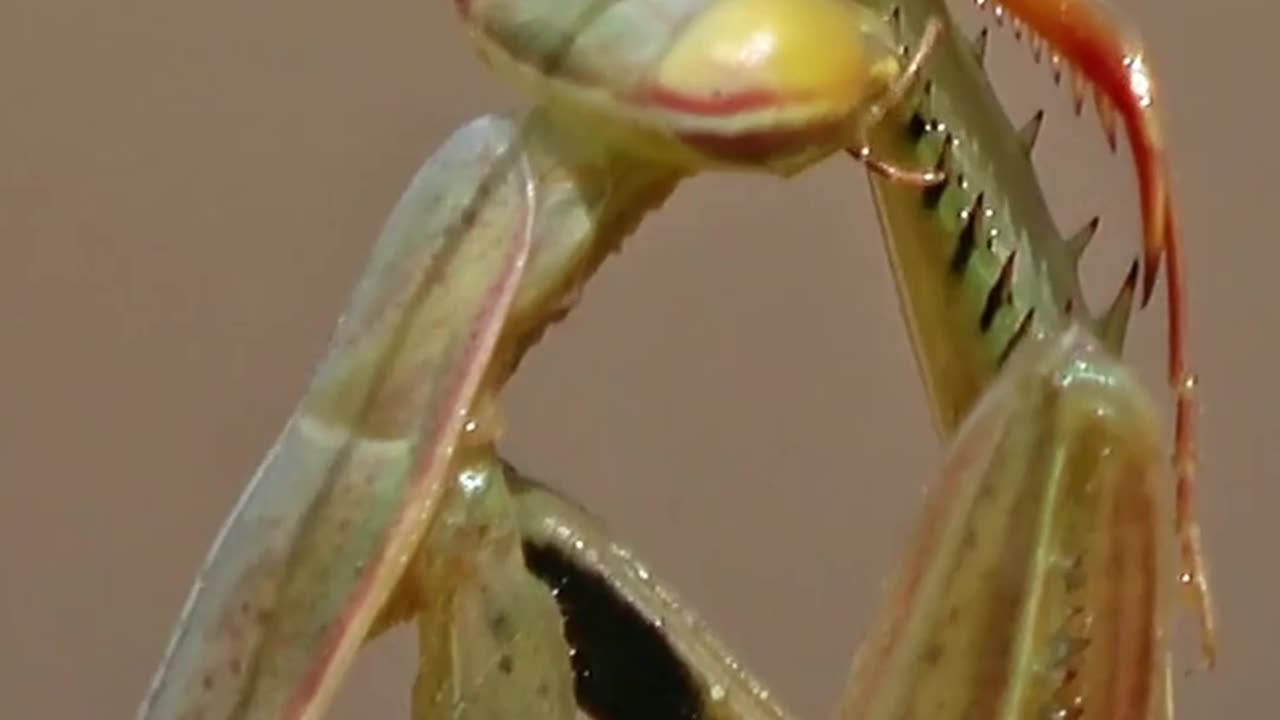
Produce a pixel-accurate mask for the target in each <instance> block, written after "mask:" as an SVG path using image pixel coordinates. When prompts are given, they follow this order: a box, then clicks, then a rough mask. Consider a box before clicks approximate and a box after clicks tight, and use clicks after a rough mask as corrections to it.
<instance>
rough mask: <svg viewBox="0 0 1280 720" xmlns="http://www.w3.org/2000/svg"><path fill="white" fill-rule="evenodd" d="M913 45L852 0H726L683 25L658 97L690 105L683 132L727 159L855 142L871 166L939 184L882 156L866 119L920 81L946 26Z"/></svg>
mask: <svg viewBox="0 0 1280 720" xmlns="http://www.w3.org/2000/svg"><path fill="white" fill-rule="evenodd" d="M940 31H941V30H940V24H932V25H931V26H930V31H929V33H927V34H926V37H925V38H923V39H922V42H921V43H920V49H919V50H918V51H917V53H915V54H913V55H912V56H911V57H903V55H902V54H901V53H900V50H899V44H898V40H899V39H898V38H897V36H896V35H897V34H896V33H895V32H894V31H893V29H892V27H891V24H890V22H889V20H888V19H887V18H885V17H882V16H880V15H878V14H876V13H875V12H873V11H872V10H870V9H869V8H867V7H864V6H862V5H859V4H856V3H852V2H844V1H842V0H785V1H784V0H721V2H719V3H716V4H714V5H711V6H710V7H708V8H707V9H706V10H704V11H702V12H700V13H699V14H698V15H697V16H696V17H694V18H693V19H692V21H691V22H690V23H689V24H688V25H687V26H686V27H684V28H682V29H681V31H680V32H679V34H678V35H676V36H675V38H674V41H673V42H672V44H671V46H670V48H669V50H668V51H667V52H666V53H664V54H663V56H662V57H661V58H660V61H659V63H658V64H657V66H656V69H655V72H654V74H653V79H652V85H651V92H650V97H649V98H648V99H649V100H650V101H651V102H652V103H653V104H655V105H657V106H658V107H660V108H661V109H663V110H668V111H674V112H677V113H680V114H682V116H683V118H684V120H685V123H684V127H682V128H681V132H680V133H679V136H680V138H681V139H682V140H683V141H684V142H685V143H687V144H688V145H690V146H691V147H694V148H695V149H697V150H698V151H700V152H702V153H704V154H706V155H708V156H710V157H712V158H715V159H718V160H724V161H728V162H749V163H753V164H757V165H766V166H770V167H773V168H774V169H777V170H781V171H783V172H788V171H789V170H791V169H794V168H800V167H803V166H805V165H806V164H808V163H810V162H812V161H814V160H817V159H819V158H820V157H821V156H822V155H825V154H826V153H827V152H829V151H830V150H832V149H835V148H840V147H844V148H847V149H848V151H849V153H850V154H852V155H853V156H854V157H856V158H858V159H859V160H861V161H863V162H865V163H867V165H868V167H870V168H871V169H872V170H874V171H876V172H879V173H881V174H884V175H886V176H889V177H892V178H894V179H897V180H901V181H904V182H913V183H919V184H931V183H934V182H937V181H938V180H940V179H941V177H940V173H938V172H936V171H932V170H929V171H923V172H917V171H913V170H908V169H901V168H896V167H894V166H892V165H889V164H888V163H885V162H882V161H879V160H876V159H875V158H874V157H873V156H872V153H871V150H870V148H869V147H868V146H867V141H866V135H867V130H868V129H869V128H870V127H871V126H873V125H874V124H876V123H877V122H879V121H880V120H881V119H883V118H884V116H885V115H886V114H887V113H888V111H889V110H890V109H891V108H892V107H893V106H894V105H895V104H897V103H898V102H900V101H901V100H902V99H903V97H904V96H905V95H906V93H907V91H908V90H909V89H910V87H911V86H912V85H913V84H914V79H915V77H916V76H917V73H918V70H919V66H920V64H921V62H922V59H923V58H924V56H925V55H926V54H927V53H928V52H929V50H930V49H931V48H932V45H933V42H934V40H935V39H936V37H937V35H938V33H939V32H940Z"/></svg>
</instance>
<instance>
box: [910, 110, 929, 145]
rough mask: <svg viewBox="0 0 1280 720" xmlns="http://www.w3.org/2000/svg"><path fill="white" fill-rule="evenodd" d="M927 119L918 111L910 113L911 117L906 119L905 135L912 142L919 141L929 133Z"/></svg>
mask: <svg viewBox="0 0 1280 720" xmlns="http://www.w3.org/2000/svg"><path fill="white" fill-rule="evenodd" d="M929 129H930V126H929V121H928V120H926V119H925V117H924V115H923V114H922V113H921V112H920V111H919V110H917V111H915V112H913V113H911V117H910V118H909V119H908V120H907V136H908V137H909V138H911V141H912V142H916V143H918V142H920V141H921V140H923V139H924V138H925V136H926V135H928V133H929Z"/></svg>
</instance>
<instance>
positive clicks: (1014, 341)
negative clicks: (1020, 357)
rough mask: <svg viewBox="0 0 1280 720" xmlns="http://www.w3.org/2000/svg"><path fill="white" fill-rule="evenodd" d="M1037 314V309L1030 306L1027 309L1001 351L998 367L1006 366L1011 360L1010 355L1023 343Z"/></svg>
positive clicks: (997, 361)
mask: <svg viewBox="0 0 1280 720" xmlns="http://www.w3.org/2000/svg"><path fill="white" fill-rule="evenodd" d="M1035 315H1036V309H1035V308H1030V309H1028V310H1027V314H1026V315H1023V316H1022V320H1020V321H1019V322H1018V327H1017V329H1015V330H1014V331H1013V335H1012V336H1010V338H1009V341H1008V342H1006V343H1005V346H1004V349H1002V350H1001V351H1000V356H999V357H998V358H996V367H998V368H999V367H1004V364H1005V363H1006V362H1008V360H1009V356H1010V355H1012V354H1013V351H1014V350H1016V349H1017V348H1018V345H1020V344H1021V343H1022V340H1023V338H1025V337H1027V334H1028V331H1029V330H1030V329H1031V323H1032V322H1033V321H1034V320H1035Z"/></svg>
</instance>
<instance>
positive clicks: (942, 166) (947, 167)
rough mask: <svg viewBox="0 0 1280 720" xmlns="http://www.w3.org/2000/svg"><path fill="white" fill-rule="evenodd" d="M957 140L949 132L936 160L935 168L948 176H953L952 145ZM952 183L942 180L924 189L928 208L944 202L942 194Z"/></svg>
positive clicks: (943, 140)
mask: <svg viewBox="0 0 1280 720" xmlns="http://www.w3.org/2000/svg"><path fill="white" fill-rule="evenodd" d="M954 142H955V138H954V137H953V136H952V135H951V133H947V134H946V135H945V136H944V137H943V138H942V150H941V151H940V152H939V153H938V160H937V161H936V162H934V164H933V169H934V171H936V172H939V173H942V174H944V175H946V176H947V177H950V176H951V165H952V162H951V145H952V143H954ZM948 185H950V183H947V182H940V183H934V184H932V185H930V186H929V187H927V188H925V189H924V194H923V196H922V197H923V199H924V207H925V209H926V210H937V209H938V203H940V202H942V194H943V193H944V192H946V190H947V186H948Z"/></svg>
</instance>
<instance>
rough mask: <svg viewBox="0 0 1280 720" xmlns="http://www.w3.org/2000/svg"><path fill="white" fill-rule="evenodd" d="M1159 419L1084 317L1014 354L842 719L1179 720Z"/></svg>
mask: <svg viewBox="0 0 1280 720" xmlns="http://www.w3.org/2000/svg"><path fill="white" fill-rule="evenodd" d="M1158 430H1159V426H1158V424H1157V423H1156V420H1155V415H1154V412H1153V410H1152V407H1151V404H1150V402H1149V401H1148V398H1147V395H1146V393H1145V392H1144V391H1143V390H1142V388H1141V386H1139V385H1138V384H1137V381H1136V379H1134V378H1133V377H1132V376H1131V375H1129V374H1128V373H1127V372H1126V370H1125V368H1124V367H1123V366H1122V365H1121V364H1120V363H1119V362H1118V361H1117V360H1116V359H1115V358H1114V357H1113V356H1111V355H1109V354H1107V353H1106V352H1105V351H1103V350H1101V349H1100V346H1099V344H1098V343H1097V342H1096V341H1095V340H1094V339H1093V338H1092V337H1090V336H1089V335H1088V333H1087V332H1086V331H1084V330H1083V329H1082V328H1080V327H1078V326H1077V327H1073V328H1071V329H1069V330H1067V331H1066V332H1065V333H1063V334H1061V335H1055V336H1052V337H1051V338H1049V339H1042V340H1039V341H1036V342H1033V343H1029V344H1028V347H1025V348H1023V349H1022V350H1020V351H1018V352H1017V353H1015V355H1014V357H1013V358H1011V361H1010V363H1009V364H1008V365H1007V366H1006V371H1005V372H1004V373H1003V374H1002V375H1001V377H1000V378H999V379H998V380H997V382H996V383H995V384H993V385H992V386H991V387H990V388H989V390H988V391H987V393H986V394H985V395H984V396H983V397H982V399H981V400H980V401H979V402H978V404H977V405H976V406H975V409H974V411H973V412H972V413H971V414H970V416H969V417H968V418H967V419H966V421H965V422H964V424H963V425H962V426H961V428H960V430H959V432H958V434H957V435H956V437H955V441H954V443H953V445H952V446H951V450H950V455H949V457H948V459H947V462H946V467H945V470H944V473H943V477H942V482H941V484H940V485H939V486H938V487H936V488H934V489H933V492H932V496H931V497H930V499H929V503H928V507H927V508H926V511H925V514H924V516H923V518H922V519H921V521H920V524H919V526H918V527H917V530H916V535H915V538H914V540H913V544H912V547H911V549H910V552H909V554H908V555H907V561H906V563H905V565H904V566H903V567H902V569H901V570H900V574H899V577H898V579H897V585H896V587H895V588H894V589H893V591H892V594H891V595H890V596H889V597H888V598H887V605H886V610H885V611H884V613H883V615H882V616H881V618H880V620H879V622H878V625H877V626H876V628H875V629H874V631H873V634H872V636H871V638H870V640H869V642H868V643H867V644H866V645H864V647H863V649H862V650H861V651H860V654H859V657H858V660H857V662H856V663H855V666H854V671H853V677H852V681H851V683H850V685H849V691H848V694H847V696H846V700H845V703H844V705H843V708H842V710H843V713H842V714H841V715H840V717H841V718H844V720H854V719H855V718H856V719H858V720H880V719H881V718H893V719H894V720H911V719H913V718H929V719H930V720H949V719H950V718H957V719H958V718H991V719H992V720H1013V719H1014V718H1032V717H1035V718H1072V719H1073V720H1074V719H1081V720H1084V719H1092V720H1113V719H1116V718H1124V719H1126V720H1128V719H1131V718H1132V719H1134V720H1150V719H1154V718H1168V717H1170V713H1171V707H1170V706H1171V701H1170V700H1169V697H1168V691H1169V689H1168V684H1167V683H1168V672H1169V665H1168V662H1169V660H1168V649H1167V646H1166V644H1165V638H1164V635H1163V625H1162V621H1163V612H1162V611H1163V606H1164V602H1163V593H1162V592H1161V582H1160V578H1163V577H1165V576H1164V574H1163V573H1162V572H1161V565H1162V564H1163V559H1164V558H1163V554H1162V553H1161V551H1160V542H1159V535H1160V533H1159V527H1160V523H1159V518H1161V517H1163V516H1162V514H1161V513H1160V508H1159V504H1160V495H1159V487H1160V482H1159V480H1160V471H1161V469H1162V468H1163V467H1164V464H1163V462H1162V458H1161V456H1160V453H1159V443H1158V441H1157V437H1158Z"/></svg>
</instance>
